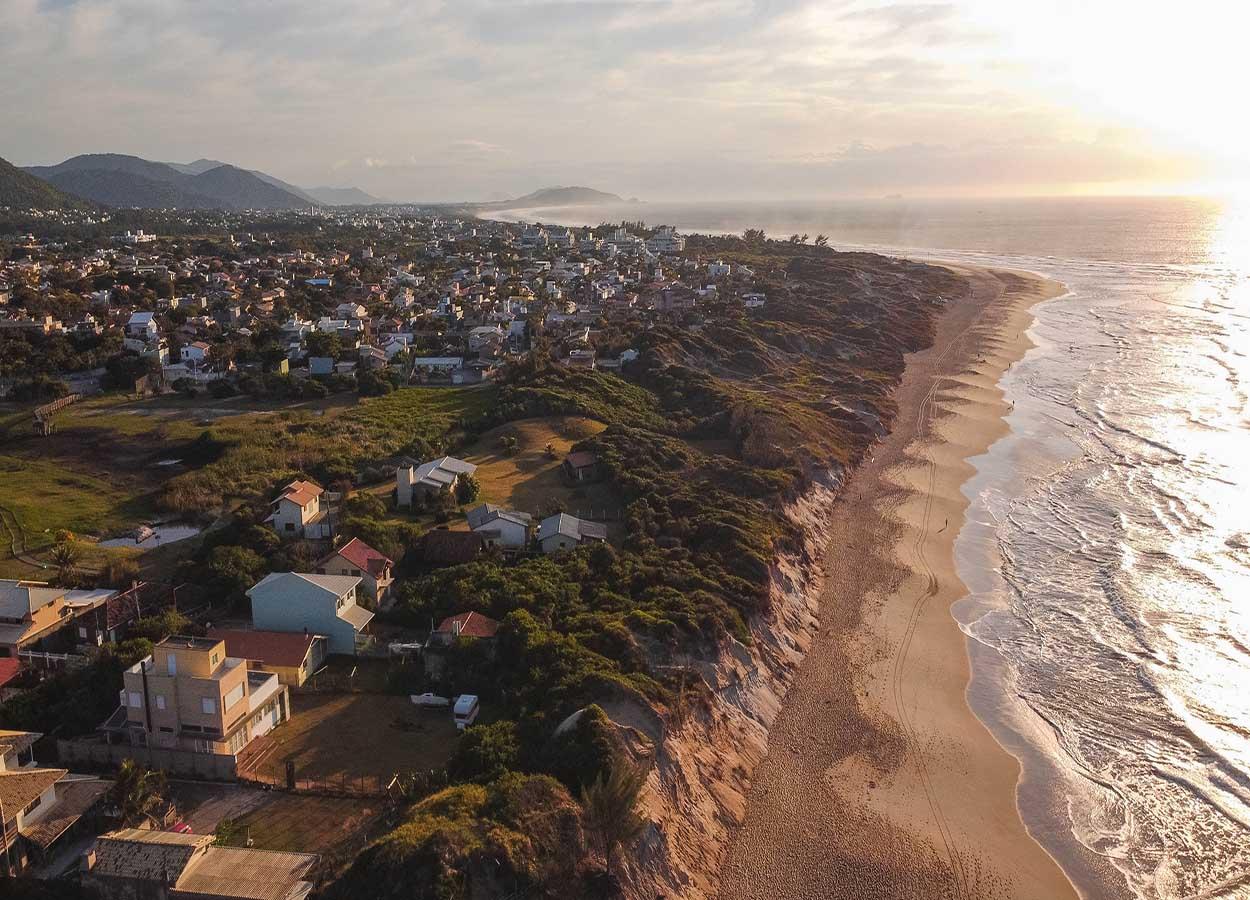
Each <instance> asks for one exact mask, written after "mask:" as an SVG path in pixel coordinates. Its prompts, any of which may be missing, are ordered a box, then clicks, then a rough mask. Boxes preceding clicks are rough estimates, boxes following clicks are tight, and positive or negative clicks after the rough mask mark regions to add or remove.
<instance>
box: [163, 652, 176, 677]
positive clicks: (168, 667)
mask: <svg viewBox="0 0 1250 900" xmlns="http://www.w3.org/2000/svg"><path fill="white" fill-rule="evenodd" d="M165 671H166V672H168V673H169V674H170V675H177V674H178V657H177V656H175V655H174V654H172V653H167V654H166V655H165Z"/></svg>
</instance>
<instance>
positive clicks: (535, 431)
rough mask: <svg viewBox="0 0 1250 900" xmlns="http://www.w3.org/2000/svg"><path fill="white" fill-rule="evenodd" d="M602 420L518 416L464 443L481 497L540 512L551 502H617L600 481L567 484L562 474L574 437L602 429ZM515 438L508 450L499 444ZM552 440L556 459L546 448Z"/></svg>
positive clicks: (609, 504) (586, 504)
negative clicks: (509, 438)
mask: <svg viewBox="0 0 1250 900" xmlns="http://www.w3.org/2000/svg"><path fill="white" fill-rule="evenodd" d="M604 427H605V426H604V425H603V423H602V422H596V421H595V420H593V419H584V418H578V417H571V416H551V417H548V418H542V419H522V420H520V421H518V422H511V423H509V424H507V425H502V426H500V427H499V428H494V429H492V430H491V431H488V432H486V433H485V434H483V435H482V436H481V438H480V439H479V440H478V441H477V442H476V443H474V444H473V445H472V446H470V447H468V448H467V449H466V451H465V457H464V458H465V459H466V460H468V461H469V462H471V463H473V464H474V465H476V466H477V467H478V468H477V472H476V474H475V477H476V478H477V481H478V484H480V485H481V487H482V494H481V499H482V500H484V501H488V502H490V503H496V504H499V505H500V506H507V507H509V508H511V509H516V510H519V511H521V512H527V513H530V514H531V515H533V516H535V517H538V516H541V515H543V513H544V512H545V511H546V510H547V508H548V507H549V506H550V504H551V503H552V502H553V501H560V502H561V503H563V504H564V506H565V508H566V509H568V510H569V511H570V512H573V511H575V510H577V509H578V508H582V509H589V508H590V507H592V506H594V507H596V508H604V507H615V506H618V505H619V500H614V499H613V497H612V495H611V493H610V492H609V491H608V489H607V488H606V487H604V486H603V485H594V484H588V485H571V484H569V483H568V482H567V481H566V480H565V479H564V478H563V477H562V476H561V474H560V464H561V462H562V461H563V460H564V457H565V456H566V455H567V454H568V452H569V448H570V447H572V446H573V445H574V444H576V443H577V442H578V441H581V440H584V439H585V438H588V437H592V436H593V435H596V434H598V433H599V432H601V431H603V429H604ZM505 437H514V438H516V440H517V446H516V449H515V451H514V452H513V453H511V454H509V453H507V452H506V451H505V450H504V448H503V445H502V443H501V441H502V439H503V438H505ZM548 444H550V445H551V447H552V450H553V451H554V458H553V457H552V456H551V455H549V454H548V453H547V451H546V447H547V445H548Z"/></svg>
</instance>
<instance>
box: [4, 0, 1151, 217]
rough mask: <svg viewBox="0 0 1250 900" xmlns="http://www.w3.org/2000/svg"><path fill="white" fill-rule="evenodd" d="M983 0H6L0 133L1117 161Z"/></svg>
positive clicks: (383, 184) (272, 149)
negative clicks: (988, 15) (989, 15)
mask: <svg viewBox="0 0 1250 900" xmlns="http://www.w3.org/2000/svg"><path fill="white" fill-rule="evenodd" d="M968 2H978V0H960V2H933V3H926V2H911V3H906V2H904V3H889V2H871V0H357V2H355V3H353V4H352V5H351V7H350V9H345V8H343V7H342V5H341V4H335V3H331V2H329V0H269V2H266V3H264V4H252V3H244V2H242V0H216V2H213V3H204V2H200V0H91V2H77V3H75V2H55V3H52V2H47V0H0V10H3V22H4V25H3V27H0V121H2V122H4V123H5V126H6V127H5V129H4V135H3V142H4V143H3V146H0V155H4V156H6V158H11V159H13V160H14V161H16V162H18V163H21V164H32V163H48V162H55V161H58V160H60V159H64V158H65V157H67V156H71V155H73V154H76V153H81V152H89V151H114V152H123V153H134V154H137V155H141V156H145V157H148V158H153V159H174V160H179V159H195V158H199V157H204V156H207V157H212V158H219V159H224V160H227V161H229V162H232V163H235V164H238V165H242V166H245V167H247V168H259V169H262V170H265V171H269V172H272V173H273V174H275V175H277V176H279V177H281V178H284V179H286V180H288V181H292V182H294V183H304V184H320V183H323V182H324V181H325V180H326V179H327V177H328V176H330V175H331V174H332V173H333V175H334V178H335V180H336V181H341V180H343V179H352V180H354V181H356V182H358V183H359V184H360V186H361V187H363V188H365V189H366V190H371V191H372V192H375V193H378V194H380V195H385V196H392V197H414V198H425V199H430V198H432V199H459V198H464V197H474V196H484V195H486V194H488V193H492V192H496V191H499V192H505V193H508V194H517V193H525V192H527V191H529V190H532V189H533V188H535V187H537V186H541V185H543V184H546V183H578V182H580V183H586V182H594V183H596V184H598V185H599V186H601V187H604V188H606V189H610V190H614V191H616V192H618V193H622V194H637V195H639V196H647V195H649V194H653V193H655V192H657V191H668V192H681V191H683V190H684V191H686V192H688V193H694V192H698V193H700V194H701V195H702V194H705V193H712V192H715V191H716V190H721V191H723V192H724V193H726V194H729V193H734V192H744V193H746V192H755V193H762V192H765V191H785V192H794V193H798V192H802V191H803V190H804V189H807V190H817V189H819V190H830V189H837V190H840V191H853V190H855V189H856V186H855V183H854V180H855V179H856V178H859V179H862V187H863V189H864V190H870V189H871V190H876V189H877V186H878V185H879V184H881V183H883V182H884V181H885V180H887V179H888V178H889V177H891V176H890V172H891V167H893V176H892V177H894V178H895V179H896V180H897V181H899V182H900V183H901V182H907V183H917V182H919V181H923V182H925V183H932V184H935V185H936V184H937V179H938V178H939V175H940V177H944V178H947V179H950V180H951V181H950V183H951V184H963V183H964V179H965V178H966V177H967V173H968V172H970V171H971V170H973V169H975V166H976V165H977V164H978V162H977V161H978V160H979V164H980V165H983V166H984V167H985V168H984V171H985V173H986V175H987V177H1002V178H1004V179H1008V178H1010V179H1015V178H1017V177H1020V173H1019V172H1018V170H1019V168H1020V166H1017V165H1014V164H1011V160H1010V156H1011V150H1010V148H1013V147H1014V148H1017V149H1019V150H1020V153H1019V154H1018V155H1019V158H1021V159H1028V160H1029V161H1030V164H1031V165H1034V166H1037V167H1039V168H1040V169H1041V170H1042V171H1048V170H1049V169H1050V168H1051V167H1053V170H1054V171H1056V172H1063V171H1069V170H1075V169H1077V168H1080V169H1081V171H1080V172H1079V173H1078V174H1081V175H1082V177H1083V176H1084V175H1086V174H1090V173H1093V172H1094V171H1095V170H1099V171H1101V170H1103V169H1108V171H1107V172H1106V173H1104V176H1101V177H1112V176H1113V175H1114V171H1111V170H1110V169H1109V164H1108V162H1107V161H1108V160H1109V159H1111V157H1112V156H1113V155H1114V154H1111V153H1110V152H1109V151H1107V149H1106V147H1107V146H1109V145H1106V146H1104V147H1103V148H1102V150H1100V151H1099V152H1098V153H1093V152H1090V153H1076V154H1075V159H1085V160H1086V163H1085V164H1084V165H1083V167H1076V166H1074V165H1073V159H1069V158H1057V159H1055V160H1047V159H1046V154H1047V153H1055V154H1059V155H1060V156H1062V155H1063V154H1067V153H1072V152H1073V148H1074V147H1077V148H1079V147H1083V146H1086V145H1087V144H1090V143H1091V142H1092V141H1093V135H1095V134H1096V133H1097V132H1098V130H1099V129H1101V128H1105V127H1108V126H1109V125H1110V124H1112V123H1109V122H1107V121H1101V120H1094V119H1087V118H1082V116H1081V115H1079V114H1076V113H1073V112H1072V111H1071V110H1070V109H1068V108H1066V107H1064V106H1063V105H1061V104H1057V103H1055V102H1053V101H1050V100H1048V99H1047V98H1046V97H1044V96H1041V95H1039V94H1038V93H1037V92H1036V91H1034V90H1031V89H1030V88H1029V75H1030V71H1029V70H1028V69H1027V67H1026V66H1025V64H1024V63H1023V62H1021V61H1020V60H1019V59H1018V58H1017V57H1016V56H1015V55H1013V54H1012V53H1011V48H1010V46H1009V44H1007V43H1005V42H1003V41H1001V40H998V39H997V38H995V37H994V35H993V34H992V33H991V31H990V30H988V29H987V27H985V26H984V25H983V24H982V23H981V22H980V20H978V19H977V18H976V17H974V16H972V15H971V14H970V12H969V7H968ZM49 60H55V61H56V63H57V64H56V65H49V63H48V61H49ZM1021 85H1024V87H1021ZM1038 135H1052V136H1054V137H1053V140H1039V139H1038ZM88 136H89V137H88ZM87 140H89V141H90V145H85V144H84V142H85V141H87ZM1142 140H1143V141H1144V140H1145V139H1142ZM1065 142H1070V143H1065ZM1095 143H1096V142H1095ZM974 148H979V149H974ZM1123 149H1124V148H1123V147H1121V150H1123ZM1125 152H1127V151H1125ZM978 154H980V155H979V156H978ZM1134 159H1135V161H1134V162H1133V167H1134V168H1135V169H1136V168H1141V167H1142V166H1143V165H1144V163H1142V162H1141V160H1140V159H1136V158H1134ZM804 179H807V180H806V181H805V180H804ZM1004 183H1005V182H1004Z"/></svg>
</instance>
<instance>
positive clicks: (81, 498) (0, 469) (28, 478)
mask: <svg viewBox="0 0 1250 900" xmlns="http://www.w3.org/2000/svg"><path fill="white" fill-rule="evenodd" d="M0 498H3V499H2V500H0V503H2V504H3V505H4V506H5V507H6V508H7V509H9V510H10V511H11V512H12V513H13V514H14V515H16V516H17V518H18V521H19V522H20V523H21V525H22V529H23V531H24V532H25V537H26V547H27V549H29V550H37V549H39V548H41V547H46V546H47V545H49V544H51V543H52V542H53V540H54V535H55V532H56V531H57V530H58V529H62V528H64V529H68V530H69V531H73V532H75V533H82V534H93V535H98V534H102V533H105V532H108V531H113V530H119V529H123V528H126V527H127V526H129V525H131V524H133V523H134V522H136V521H139V520H140V519H142V518H144V517H145V516H146V515H150V514H151V512H152V510H151V508H150V507H148V506H145V505H144V503H143V501H141V500H140V499H138V498H137V497H135V495H134V494H133V492H131V491H128V490H126V489H125V488H124V487H123V486H121V485H119V483H118V482H117V481H115V480H112V479H108V478H105V477H99V476H96V475H88V474H86V473H85V472H82V471H75V470H74V469H71V468H68V467H66V466H64V465H61V464H59V463H57V462H54V461H49V460H40V459H30V458H28V457H16V456H0ZM0 549H3V550H5V551H7V549H8V548H7V547H6V548H0ZM6 555H7V553H6Z"/></svg>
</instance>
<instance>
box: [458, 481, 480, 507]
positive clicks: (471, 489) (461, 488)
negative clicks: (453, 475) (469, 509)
mask: <svg viewBox="0 0 1250 900" xmlns="http://www.w3.org/2000/svg"><path fill="white" fill-rule="evenodd" d="M481 492H482V486H481V485H480V484H478V481H477V479H476V478H474V477H473V476H472V475H462V476H460V477H459V478H457V479H456V502H457V503H472V502H473V501H474V500H476V499H477V498H478V495H479V494H480V493H481Z"/></svg>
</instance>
